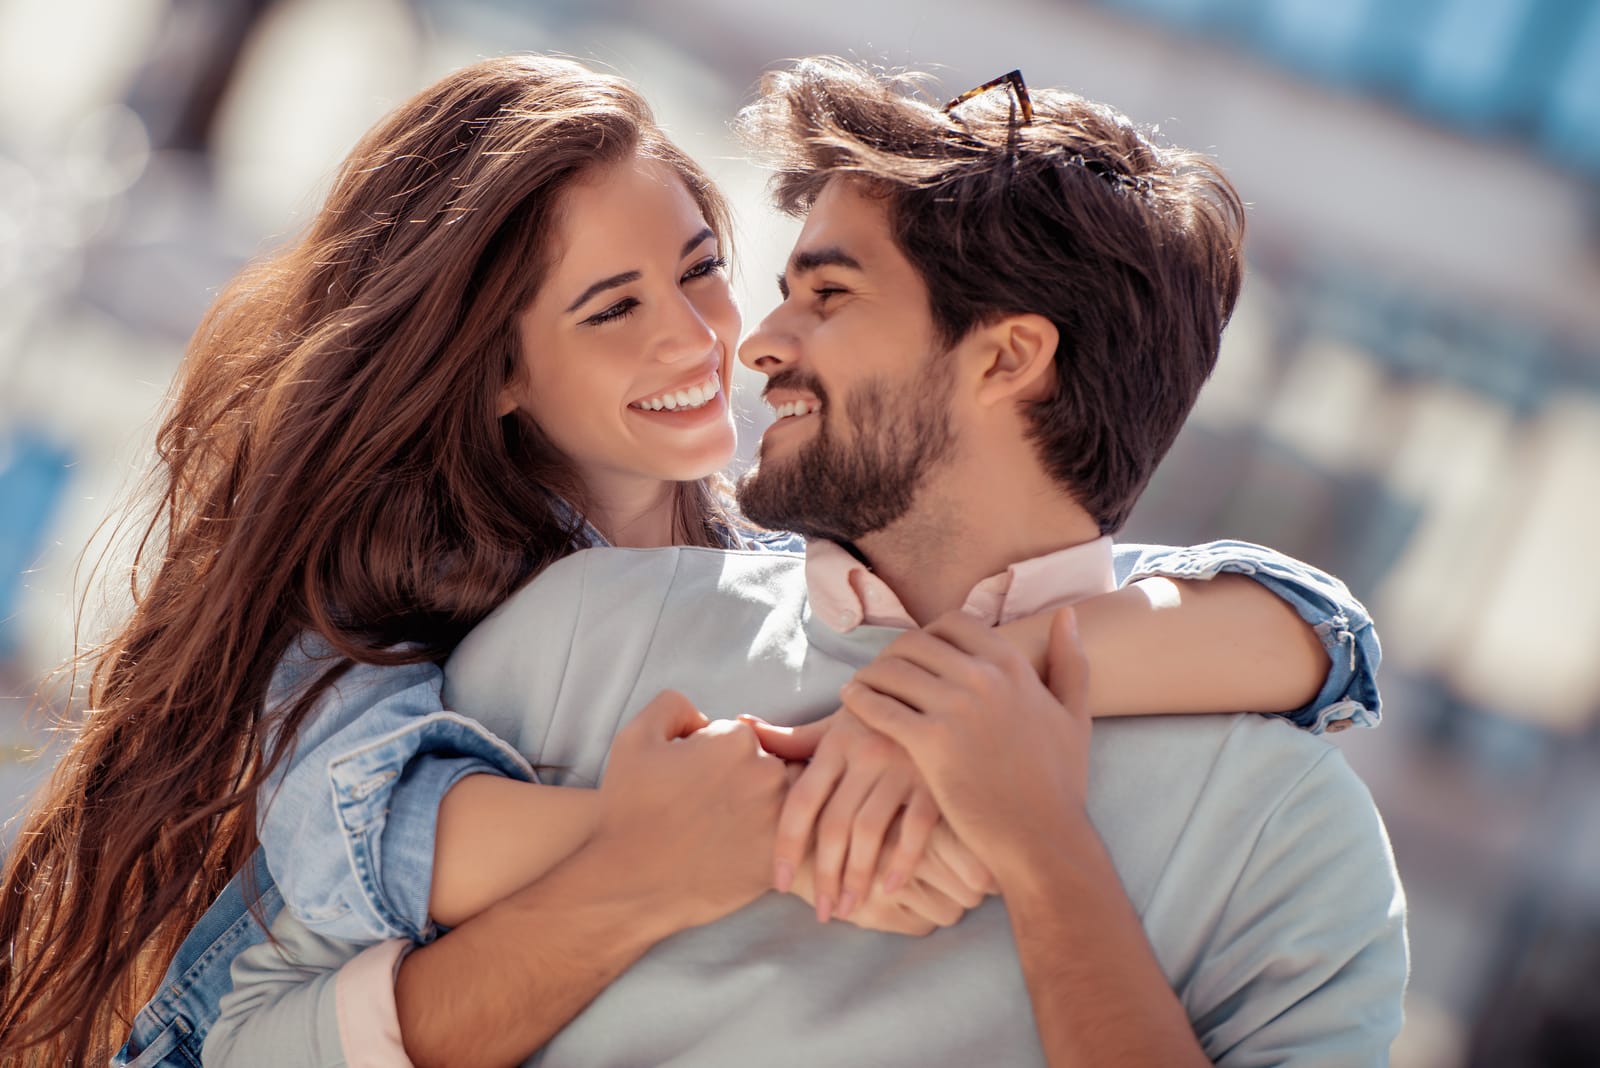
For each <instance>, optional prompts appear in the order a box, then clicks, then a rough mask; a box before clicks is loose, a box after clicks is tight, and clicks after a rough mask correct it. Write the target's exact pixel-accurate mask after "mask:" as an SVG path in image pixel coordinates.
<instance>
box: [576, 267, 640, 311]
mask: <svg viewBox="0 0 1600 1068" xmlns="http://www.w3.org/2000/svg"><path fill="white" fill-rule="evenodd" d="M643 277H644V276H643V275H642V274H640V273H639V272H638V271H623V272H622V273H621V274H614V275H612V276H611V277H610V278H602V279H601V280H600V281H598V282H596V283H595V284H594V285H592V286H590V287H589V288H588V289H585V290H584V291H583V295H582V296H580V297H579V298H578V299H577V300H575V301H573V302H572V303H571V304H569V305H568V306H567V311H569V312H575V311H577V310H578V309H579V308H581V307H582V306H583V304H584V302H585V301H587V300H588V299H589V298H590V297H592V296H594V295H595V294H596V293H604V292H605V291H606V290H608V289H616V288H617V287H618V286H625V285H627V284H628V283H629V282H637V281H638V280H639V279H640V278H643Z"/></svg>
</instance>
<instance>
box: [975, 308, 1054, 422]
mask: <svg viewBox="0 0 1600 1068" xmlns="http://www.w3.org/2000/svg"><path fill="white" fill-rule="evenodd" d="M975 340H979V341H980V345H979V355H980V359H981V361H982V362H981V365H980V368H979V370H980V372H981V375H982V377H981V379H980V381H979V383H978V400H979V401H980V402H981V403H984V404H1001V403H1006V402H1016V401H1025V400H1042V399H1044V398H1045V397H1048V396H1050V394H1051V391H1053V390H1054V389H1055V385H1056V346H1057V345H1058V344H1060V342H1061V332H1060V331H1059V330H1057V329H1056V324H1055V323H1053V322H1051V321H1050V320H1049V319H1047V318H1045V317H1044V316H1043V315H1035V314H1032V313H1025V314H1021V315H1007V316H1005V317H1004V318H1002V319H998V320H996V321H995V322H993V323H991V324H989V325H988V326H985V327H982V328H981V329H980V330H979V331H978V338H977V339H975Z"/></svg>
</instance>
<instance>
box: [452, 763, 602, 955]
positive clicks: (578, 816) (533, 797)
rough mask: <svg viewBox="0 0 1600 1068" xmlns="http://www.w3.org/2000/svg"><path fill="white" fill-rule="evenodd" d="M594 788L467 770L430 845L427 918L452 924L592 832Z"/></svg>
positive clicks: (530, 877) (541, 870)
mask: <svg viewBox="0 0 1600 1068" xmlns="http://www.w3.org/2000/svg"><path fill="white" fill-rule="evenodd" d="M598 801H599V794H598V792H597V791H595V790H588V789H583V788H581V787H575V786H541V785H538V784H536V783H526V782H519V781H517V780H515V779H506V778H502V777H500V776H498V775H470V776H468V777H467V778H465V779H462V780H461V781H460V782H458V783H456V784H455V786H453V787H451V789H450V792H449V793H447V794H445V795H444V800H443V801H442V802H441V803H440V805H439V823H438V829H437V835H436V837H435V838H434V844H433V889H432V891H431V893H430V896H429V903H428V911H429V912H430V913H431V914H432V916H433V919H434V922H436V923H439V924H443V925H444V926H446V927H455V926H457V925H459V924H461V923H462V922H464V921H465V920H467V919H469V918H470V917H472V916H476V915H477V914H478V913H480V912H482V911H483V910H484V909H486V908H488V907H489V906H490V905H492V904H494V903H495V902H496V901H499V900H500V899H501V898H504V897H506V896H508V895H510V894H512V893H513V892H515V891H517V890H520V889H521V888H522V887H524V886H527V885H528V884H529V883H531V882H533V881H534V880H536V879H538V878H539V877H540V876H542V875H544V874H545V873H546V872H548V871H550V870H551V869H552V868H554V867H555V866H556V865H557V864H559V863H561V862H562V861H563V860H565V859H566V858H567V857H569V856H571V855H572V854H573V853H575V852H576V851H577V850H578V848H579V847H580V846H582V845H583V843H584V842H585V841H587V840H588V839H589V836H590V835H592V834H593V833H594V829H595V823H596V820H597V819H598V817H599V811H600V810H599V805H598Z"/></svg>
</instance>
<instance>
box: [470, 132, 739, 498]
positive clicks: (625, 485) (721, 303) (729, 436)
mask: <svg viewBox="0 0 1600 1068" xmlns="http://www.w3.org/2000/svg"><path fill="white" fill-rule="evenodd" d="M561 208H562V210H561V212H560V214H559V215H558V218H557V222H556V229H555V234H554V237H555V242H556V243H555V251H556V254H557V258H556V260H555V263H554V267H553V269H552V270H551V272H550V275H549V277H548V278H547V279H546V281H545V283H544V284H543V285H542V286H541V287H540V289H539V293H538V295H537V296H536V297H535V298H534V300H533V302H532V304H530V305H529V306H528V308H527V309H526V310H525V311H524V312H523V313H522V315H521V316H520V318H519V323H518V326H519V333H520V338H521V342H522V361H523V374H522V376H521V378H520V379H519V380H517V381H514V382H513V383H512V384H511V385H509V386H507V387H506V390H505V392H504V393H503V394H502V396H501V405H502V410H503V411H506V412H509V411H510V410H511V409H512V408H521V409H523V410H524V411H526V412H527V413H528V414H529V415H531V416H532V417H533V418H534V420H535V421H537V422H538V424H539V426H540V427H541V428H542V429H543V430H544V432H545V434H546V435H547V436H548V437H549V438H550V440H551V441H552V442H553V443H554V444H555V445H556V447H557V448H559V449H560V450H561V451H562V453H564V454H565V455H566V457H567V458H568V459H569V460H570V461H571V462H572V463H573V464H574V465H575V467H576V468H577V473H578V475H579V476H580V477H581V478H582V479H583V480H584V485H585V487H586V488H587V490H588V491H589V493H590V494H591V495H593V496H594V497H596V498H600V499H604V498H608V497H627V496H636V495H637V494H638V492H639V491H640V490H651V489H656V488H659V485H660V483H663V482H682V481H688V480H692V479H697V478H701V477H703V476H705V475H708V474H710V473H712V472H713V471H716V470H717V469H719V468H721V467H722V466H723V465H724V464H726V463H727V462H728V460H729V458H730V457H731V456H732V455H733V449H734V431H733V415H732V410H731V408H730V406H729V404H728V394H727V389H728V384H729V377H730V372H731V369H732V359H733V354H734V352H735V351H736V346H737V345H738V339H739V325H740V323H739V309H738V308H737V307H736V306H735V305H734V301H733V293H732V291H731V290H730V288H729V286H728V272H727V266H726V264H725V262H724V261H723V259H722V258H721V253H720V252H719V251H718V248H717V239H716V237H715V235H714V234H712V232H711V228H710V226H709V225H708V224H707V223H706V220H705V218H704V216H702V215H701V213H700V209H699V207H698V206H697V205H696V204H695V201H694V198H693V197H692V196H690V195H689V190H688V189H687V188H686V187H685V186H684V183H683V180H682V179H681V178H679V177H678V175H677V173H676V172H675V171H673V170H672V168H671V167H669V166H667V165H666V164H664V163H659V162H656V161H654V160H650V159H643V158H638V157H635V158H634V159H632V160H631V161H628V162H625V163H621V164H618V165H615V166H609V167H606V168H604V169H602V170H599V171H596V172H595V173H594V174H592V175H589V176H586V177H585V178H582V179H580V180H579V181H578V182H576V183H574V184H573V185H572V186H571V187H570V188H569V189H568V190H567V191H566V193H565V194H564V195H563V198H562V205H561Z"/></svg>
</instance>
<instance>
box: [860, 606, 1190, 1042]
mask: <svg viewBox="0 0 1600 1068" xmlns="http://www.w3.org/2000/svg"><path fill="white" fill-rule="evenodd" d="M924 633H925V634H927V635H930V636H931V637H933V638H935V639H936V640H938V641H940V642H941V643H942V644H943V645H945V646H946V647H945V648H943V649H941V650H938V653H937V655H936V656H931V657H928V658H926V659H924V660H922V661H921V662H908V663H907V665H906V667H905V668H904V669H902V670H900V671H898V672H896V673H894V675H892V676H891V678H892V680H893V681H892V684H890V683H886V686H887V688H888V689H890V690H892V691H893V692H884V691H883V690H877V689H872V688H870V687H868V686H867V685H866V684H865V683H862V682H859V681H854V682H851V683H850V684H848V685H846V687H845V688H844V692H843V694H842V696H843V698H844V701H845V706H846V707H847V708H849V709H850V710H851V711H852V712H854V713H855V714H856V715H858V716H860V717H861V719H862V720H863V721H865V722H866V723H867V724H868V725H869V726H871V727H873V728H875V729H877V730H881V731H883V732H884V733H885V734H888V735H889V736H890V737H891V738H893V739H894V740H895V741H897V742H899V743H900V744H901V745H903V746H904V747H905V748H906V750H907V751H908V752H909V753H910V754H911V757H912V759H913V760H914V761H915V762H916V764H917V768H918V770H919V771H920V772H921V773H922V775H923V777H924V779H925V780H926V781H927V783H928V786H929V788H930V789H931V790H932V791H933V794H934V797H935V799H936V800H937V801H938V803H939V808H940V811H942V812H943V813H944V816H945V819H946V820H948V821H949V822H950V825H951V827H952V828H953V829H954V830H955V832H956V834H957V835H959V836H960V838H961V839H962V840H963V841H964V842H967V843H968V844H969V846H970V847H971V848H972V849H973V851H974V852H976V853H977V854H978V856H979V858H980V859H981V860H982V861H983V862H984V863H985V864H986V865H987V866H988V867H989V869H990V871H992V872H993V873H994V877H995V880H996V881H997V882H998V884H999V886H1000V894H1001V896H1002V897H1003V898H1004V899H1005V901H1006V908H1007V911H1008V912H1009V913H1010V915H1011V925H1012V931H1013V934H1014V936H1015V938H1016V942H1017V951H1018V955H1019V958H1020V960H1021V963H1022V970H1023V975H1024V977H1025V979H1026V981H1027V984H1028V994H1029V997H1030V999H1031V1000H1032V1002H1033V1010H1034V1018H1035V1020H1036V1021H1037V1024H1038V1027H1039V1038H1040V1042H1041V1044H1042V1045H1043V1047H1044V1051H1045V1055H1046V1058H1047V1059H1048V1061H1049V1063H1050V1064H1052V1065H1061V1066H1065V1065H1079V1064H1128V1065H1162V1066H1164V1068H1166V1066H1171V1068H1182V1066H1184V1065H1203V1064H1207V1063H1209V1062H1208V1061H1207V1059H1206V1056H1205V1054H1204V1053H1203V1052H1202V1050H1201V1048H1200V1044H1199V1042H1198V1041H1197V1040H1196V1039H1195V1036H1194V1032H1193V1031H1192V1030H1191V1028H1190V1026H1189V1021H1188V1018H1187V1016H1186V1014H1185V1012H1184V1009H1183V1006H1182V1005H1181V1004H1180V1003H1179V1002H1178V999H1177V996H1176V995H1175V994H1174V993H1173V992H1172V988H1171V987H1170V986H1169V985H1168V983H1167V979H1166V976H1165V975H1163V974H1162V971H1161V968H1160V966H1159V965H1158V964H1157V962H1156V959H1155V955H1154V952H1153V951H1152V950H1151V948H1150V944H1149V941H1148V939H1147V938H1146V937H1145V933H1144V928H1143V927H1142V925H1141V924H1140V922H1139V917H1138V915H1137V914H1136V913H1135V911H1134V908H1133V905H1132V903H1131V902H1129V901H1128V898H1127V895H1126V894H1125V893H1124V892H1123V890H1122V884H1121V882H1120V880H1119V879H1118V877H1117V873H1116V869H1115V868H1114V867H1113V866H1112V864H1111V860H1110V857H1109V856H1108V855H1107V853H1106V851H1105V847H1104V845H1103V844H1102V843H1101V841H1100V838H1099V836H1098V834H1097V833H1096V832H1095V830H1094V828H1093V826H1092V825H1091V824H1090V822H1089V817H1088V812H1087V809H1086V798H1087V789H1088V752H1089V724H1090V720H1089V716H1088V713H1087V711H1086V693H1087V688H1088V678H1087V674H1088V669H1087V665H1086V663H1085V660H1084V656H1083V647H1082V645H1081V644H1080V642H1079V641H1078V636H1077V630H1076V625H1075V619H1074V617H1073V616H1072V613H1071V611H1070V610H1065V609H1064V610H1063V611H1062V612H1061V613H1058V615H1057V617H1056V619H1055V620H1054V622H1053V625H1052V630H1051V634H1050V654H1051V655H1050V669H1051V671H1050V673H1051V680H1052V686H1053V689H1054V693H1052V692H1051V691H1050V690H1046V689H1045V688H1044V686H1043V684H1042V683H1040V681H1039V678H1038V675H1037V674H1036V673H1035V671H1034V669H1033V667H1032V666H1031V665H1030V664H1029V663H1028V662H1027V660H1026V659H1025V658H1023V657H1022V656H1021V655H1020V654H1018V653H1017V652H1016V650H1015V649H1014V648H1012V647H1011V646H1009V645H1007V644H1006V643H1005V641H1004V639H1001V638H999V637H997V636H996V635H995V634H994V632H993V631H992V630H989V629H987V628H984V627H981V626H979V625H978V624H977V623H976V622H974V621H972V620H966V619H962V618H960V616H959V614H956V613H952V614H951V615H950V616H947V617H945V618H943V619H941V620H939V621H938V622H936V623H935V624H933V625H932V626H930V627H929V628H927V630H926V631H925V632H924ZM927 644H928V643H926V642H922V643H918V644H917V645H916V646H913V647H912V649H913V652H914V655H915V651H916V650H920V649H925V648H926V647H927Z"/></svg>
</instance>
